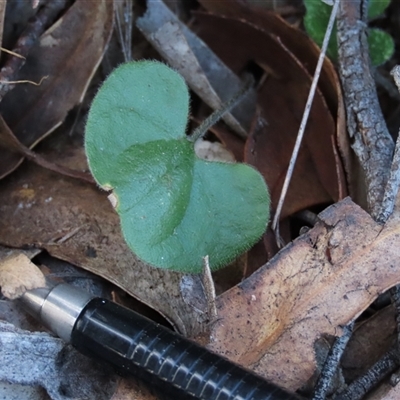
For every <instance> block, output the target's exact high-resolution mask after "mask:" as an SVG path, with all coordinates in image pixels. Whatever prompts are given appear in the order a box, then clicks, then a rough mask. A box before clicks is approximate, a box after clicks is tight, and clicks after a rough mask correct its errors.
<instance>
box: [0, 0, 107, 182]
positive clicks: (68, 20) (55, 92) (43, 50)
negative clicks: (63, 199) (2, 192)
mask: <svg viewBox="0 0 400 400" xmlns="http://www.w3.org/2000/svg"><path fill="white" fill-rule="evenodd" d="M112 24H113V1H112V0H101V1H95V2H90V1H84V0H77V1H76V2H75V3H74V4H73V5H72V6H71V7H70V8H69V10H68V11H67V12H66V13H65V14H63V15H62V17H61V18H60V20H58V21H57V22H56V23H55V24H54V25H53V27H51V28H50V29H48V30H47V31H46V32H45V33H44V34H43V35H42V37H41V38H40V42H39V43H38V45H37V46H36V47H35V48H34V49H32V51H31V53H30V55H29V57H28V58H27V60H26V64H25V65H24V67H23V68H22V69H21V71H20V72H19V75H18V80H31V81H35V82H39V81H40V80H41V79H42V78H43V77H44V76H48V78H47V79H45V80H44V81H43V82H42V84H41V85H40V86H33V85H29V84H20V85H17V86H16V87H15V88H14V89H13V90H12V91H11V92H9V93H8V94H7V95H6V96H5V97H4V99H3V100H2V102H1V105H0V111H1V114H2V116H3V117H4V119H5V121H6V122H7V124H8V126H9V127H10V128H11V130H12V131H13V133H14V135H15V136H16V137H17V138H18V139H19V140H20V142H21V143H22V144H23V145H25V146H26V147H28V148H31V147H33V146H34V145H35V144H36V143H38V142H39V141H40V140H41V139H43V138H44V137H45V136H47V135H48V134H49V133H51V132H52V131H53V130H54V129H55V128H56V127H57V126H59V125H60V124H61V123H62V122H63V121H64V119H65V117H66V116H67V114H68V112H69V111H70V110H71V109H72V108H73V107H74V106H75V105H76V104H78V103H80V102H81V101H82V98H83V96H84V94H85V92H86V89H87V87H88V85H89V83H90V80H91V78H92V76H93V74H94V72H95V71H96V69H97V67H98V65H99V63H100V61H101V59H102V57H103V53H104V50H105V48H106V45H107V43H108V40H109V38H110V34H111V32H112ZM71 82H73V84H71ZM0 160H1V162H0V177H4V176H5V175H7V174H8V173H10V172H12V171H13V170H14V169H15V168H16V167H17V166H18V165H19V164H20V163H21V161H22V158H21V156H20V154H16V153H15V152H10V151H9V150H8V149H7V148H0Z"/></svg>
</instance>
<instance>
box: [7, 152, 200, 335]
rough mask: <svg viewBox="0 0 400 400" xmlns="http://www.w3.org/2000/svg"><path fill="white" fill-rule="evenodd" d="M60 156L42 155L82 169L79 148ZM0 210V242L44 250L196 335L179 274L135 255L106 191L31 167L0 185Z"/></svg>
mask: <svg viewBox="0 0 400 400" xmlns="http://www.w3.org/2000/svg"><path fill="white" fill-rule="evenodd" d="M52 151H53V152H54V151H55V149H52ZM60 152H61V154H60V153H57V152H56V153H55V154H53V155H52V156H50V155H49V154H47V153H46V154H45V155H46V158H47V159H49V160H50V161H52V160H54V159H58V162H59V163H60V164H62V165H66V166H71V165H74V166H75V167H76V168H77V167H81V168H82V169H85V165H86V157H85V154H84V150H83V149H82V148H80V149H74V148H71V147H67V146H66V145H64V146H63V148H62V150H60ZM0 210H1V215H2V218H1V219H0V243H3V244H4V245H8V246H14V247H23V246H26V245H29V246H35V247H38V248H41V249H46V250H47V251H48V252H49V253H50V254H51V255H52V256H54V257H57V258H60V259H62V260H66V261H68V262H70V263H72V264H74V265H77V266H79V267H82V268H84V269H86V270H88V271H90V272H93V273H94V274H96V275H99V276H102V277H104V278H105V279H106V280H108V281H110V282H112V283H114V284H115V285H116V286H119V287H120V288H121V289H123V290H124V291H126V292H127V293H128V294H130V295H132V296H133V297H135V298H136V299H138V300H140V301H142V302H143V303H145V304H147V305H148V306H150V307H152V308H153V309H155V310H156V311H158V312H159V313H161V314H162V315H163V316H164V317H165V318H166V319H167V320H168V321H169V322H170V323H171V324H172V325H174V326H175V328H177V330H179V331H180V332H181V333H183V334H185V335H187V336H192V335H195V334H197V333H198V329H199V328H201V327H200V326H199V325H200V324H199V322H198V321H197V320H196V317H195V314H194V313H193V312H192V308H191V307H190V306H189V305H187V304H186V303H185V302H184V301H183V299H182V297H181V295H180V289H179V288H180V281H181V279H182V274H179V273H175V272H172V271H165V270H161V269H157V268H154V267H150V266H149V265H147V264H145V263H143V262H142V261H140V260H139V259H137V258H136V257H135V255H134V254H133V253H132V251H131V250H130V249H129V248H128V246H127V245H126V243H125V241H124V239H123V237H122V234H121V229H120V222H119V218H118V215H117V213H116V212H115V211H114V209H113V207H112V205H111V204H110V203H109V201H108V200H107V193H104V192H100V191H99V190H98V189H97V188H96V187H95V186H93V185H88V184H84V183H82V182H79V181H77V180H74V179H70V178H67V177H62V176H60V175H58V174H54V173H52V172H50V171H48V170H45V169H43V168H40V167H37V166H36V165H32V164H31V163H29V164H26V165H24V166H22V167H21V168H20V169H19V170H18V171H17V172H16V173H15V174H13V175H12V176H10V177H9V179H7V180H5V181H4V182H3V183H2V185H1V186H0Z"/></svg>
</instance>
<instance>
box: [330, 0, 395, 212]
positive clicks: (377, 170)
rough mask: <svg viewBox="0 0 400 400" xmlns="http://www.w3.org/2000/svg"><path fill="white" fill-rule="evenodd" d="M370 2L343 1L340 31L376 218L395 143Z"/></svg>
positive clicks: (342, 65)
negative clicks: (378, 76) (385, 111)
mask: <svg viewBox="0 0 400 400" xmlns="http://www.w3.org/2000/svg"><path fill="white" fill-rule="evenodd" d="M367 5H368V4H367V1H366V0H353V1H341V2H340V6H339V12H338V21H337V33H338V50H339V73H340V79H341V81H342V85H343V89H344V90H343V91H344V100H345V107H346V114H347V129H348V133H349V136H350V138H351V140H352V148H353V150H354V152H355V154H356V156H357V158H358V159H359V161H360V164H361V166H362V168H363V169H364V172H365V179H366V186H367V204H368V208H369V212H370V213H371V215H372V217H373V218H375V219H376V218H377V217H378V215H379V213H380V212H381V204H382V200H383V196H384V188H385V186H386V183H387V181H388V178H389V171H390V165H391V162H392V156H393V150H394V143H393V140H392V138H391V136H390V134H389V132H388V129H387V127H386V123H385V121H384V118H383V115H382V111H381V108H380V105H379V101H378V96H377V93H376V87H375V82H374V79H373V75H372V73H371V69H370V58H369V49H368V42H367V34H366V30H367V23H366V18H367Z"/></svg>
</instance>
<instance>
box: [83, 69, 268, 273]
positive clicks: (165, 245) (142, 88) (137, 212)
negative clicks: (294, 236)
mask: <svg viewBox="0 0 400 400" xmlns="http://www.w3.org/2000/svg"><path fill="white" fill-rule="evenodd" d="M188 114H189V91H188V88H187V86H186V84H185V82H184V80H183V79H182V78H181V76H180V75H179V74H178V73H177V72H175V71H173V70H172V69H170V68H169V67H167V66H166V65H164V64H162V63H159V62H154V61H139V62H131V63H127V64H123V65H121V66H120V67H118V68H117V69H115V70H114V72H113V73H112V74H111V75H110V76H109V77H108V78H107V79H106V81H105V82H104V84H103V86H102V87H101V88H100V90H99V92H98V93H97V95H96V96H95V98H94V100H93V103H92V106H91V109H90V112H89V116H88V121H87V126H86V135H85V147H86V154H87V157H88V161H89V167H90V170H91V172H92V174H93V176H94V177H95V179H96V181H97V182H98V184H99V185H100V186H101V187H103V188H105V189H107V190H112V191H113V194H114V195H115V196H116V198H117V204H116V210H117V212H118V214H119V216H120V219H121V226H122V231H123V235H124V237H125V240H126V242H127V243H128V245H129V247H130V248H131V249H132V251H133V252H134V253H135V254H136V255H137V256H138V257H139V258H141V259H142V260H143V261H145V262H147V263H149V264H150V265H153V266H155V267H159V268H166V269H171V270H175V271H182V272H189V273H197V272H200V271H201V270H202V268H203V257H205V256H207V255H208V256H209V259H210V266H211V268H212V269H214V270H215V269H217V268H220V267H223V266H224V265H226V264H227V263H229V262H230V261H232V260H233V259H234V258H235V257H237V256H238V255H239V254H240V253H242V252H244V251H245V250H247V249H248V248H249V247H250V246H251V245H253V244H254V243H255V242H256V241H257V239H259V238H260V236H261V235H262V233H263V232H264V230H265V228H266V225H267V223H268V219H269V195H268V190H267V187H266V184H265V182H264V179H263V178H262V176H261V175H260V174H259V173H258V172H257V171H256V170H255V169H254V168H252V167H250V166H248V165H245V164H240V163H223V162H209V161H205V160H203V159H200V158H198V157H197V156H196V154H195V152H194V143H193V142H192V141H191V140H189V139H188V136H187V135H186V133H185V130H186V125H187V121H188Z"/></svg>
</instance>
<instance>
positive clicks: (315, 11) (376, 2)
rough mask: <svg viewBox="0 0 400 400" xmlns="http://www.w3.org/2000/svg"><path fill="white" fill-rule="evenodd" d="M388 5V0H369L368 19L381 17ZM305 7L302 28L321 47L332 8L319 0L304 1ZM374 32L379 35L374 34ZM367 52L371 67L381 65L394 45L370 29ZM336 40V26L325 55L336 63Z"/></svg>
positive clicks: (386, 35)
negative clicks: (303, 27)
mask: <svg viewBox="0 0 400 400" xmlns="http://www.w3.org/2000/svg"><path fill="white" fill-rule="evenodd" d="M389 4H390V0H370V1H369V3H368V17H369V18H375V17H377V16H379V15H381V14H382V13H383V12H384V11H385V9H386V8H387V7H388V5H389ZM304 5H305V7H306V11H307V12H306V15H305V17H304V26H305V28H306V31H307V33H308V34H309V35H310V36H311V37H312V39H313V40H314V41H315V43H317V45H318V46H320V47H321V46H322V42H323V40H324V36H325V31H326V27H327V26H328V22H329V17H330V14H331V10H332V6H330V5H328V4H326V3H324V2H323V1H321V0H304ZM375 31H377V32H379V33H375ZM368 43H369V52H370V57H371V62H372V65H374V66H377V65H380V64H383V63H384V62H386V61H387V60H389V58H390V57H391V56H392V55H393V51H394V43H393V39H392V38H391V37H390V35H388V34H387V33H385V32H383V31H381V30H378V29H370V30H369V31H368ZM337 54H338V51H337V38H336V24H335V26H334V29H333V31H332V36H331V38H330V41H329V45H328V49H327V55H328V57H330V58H331V59H332V60H333V61H337Z"/></svg>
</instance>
